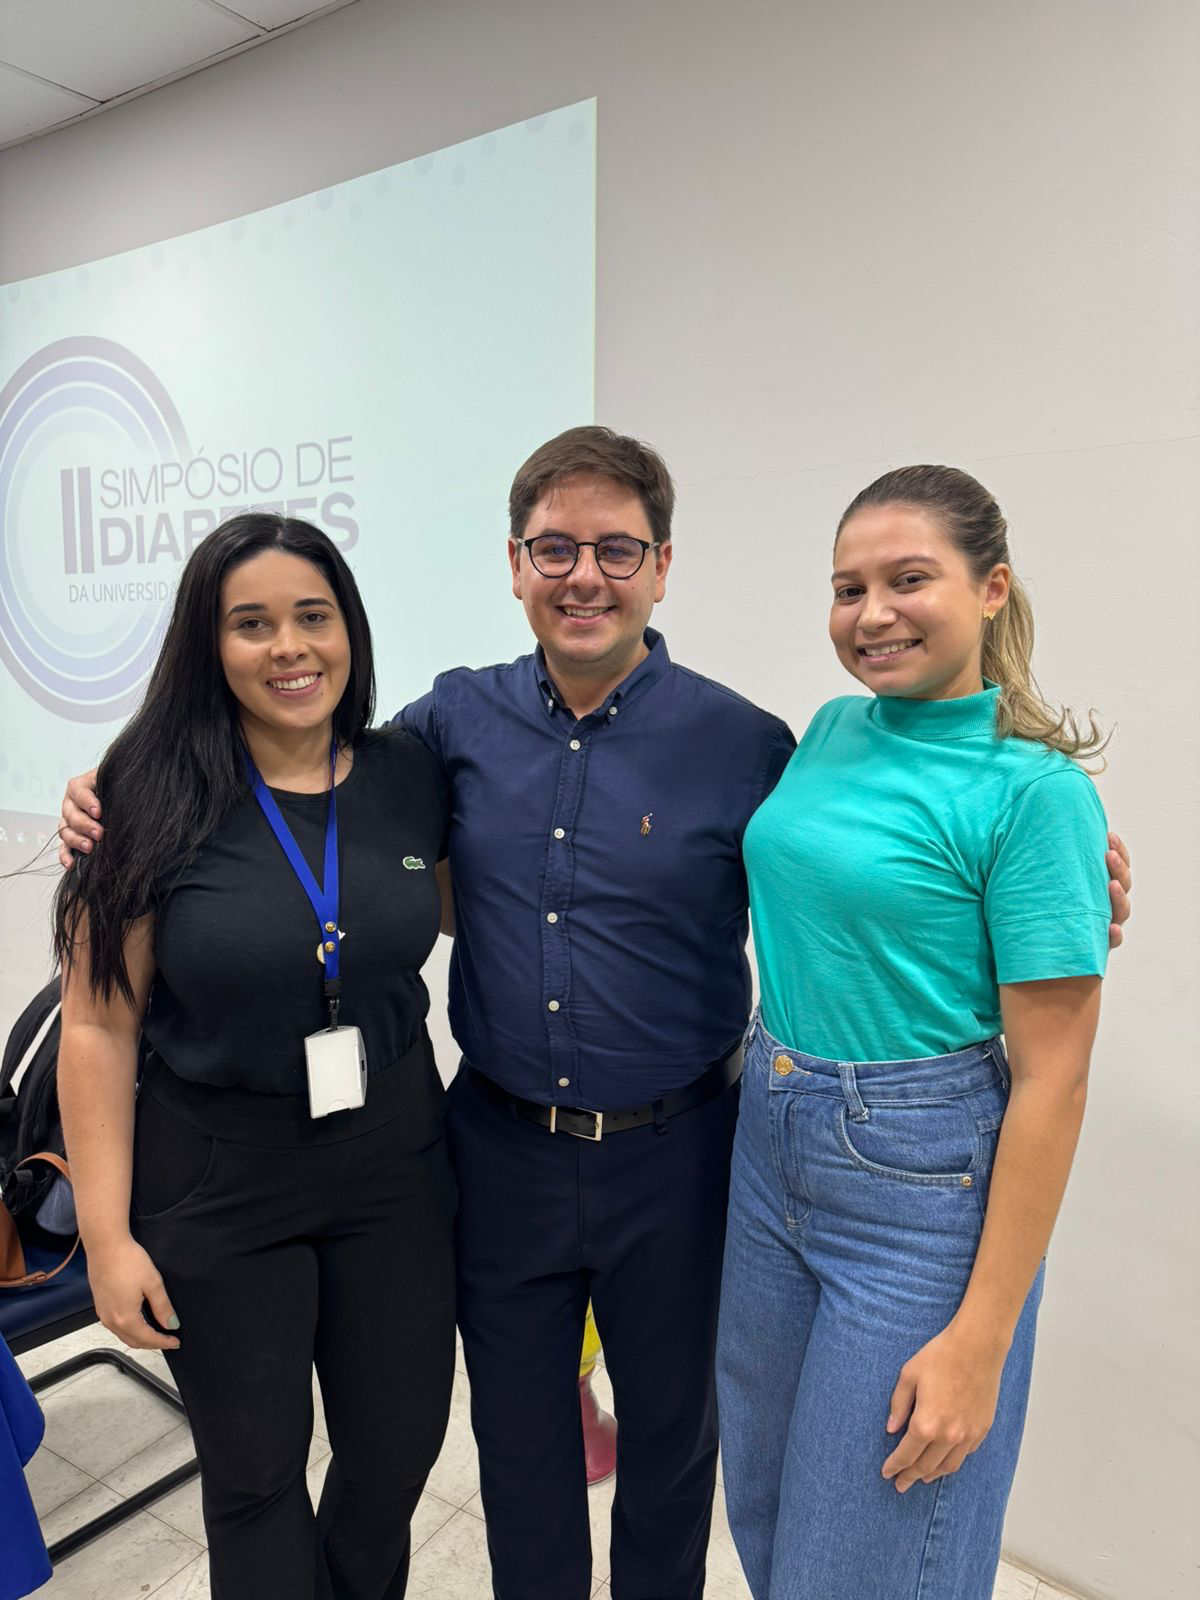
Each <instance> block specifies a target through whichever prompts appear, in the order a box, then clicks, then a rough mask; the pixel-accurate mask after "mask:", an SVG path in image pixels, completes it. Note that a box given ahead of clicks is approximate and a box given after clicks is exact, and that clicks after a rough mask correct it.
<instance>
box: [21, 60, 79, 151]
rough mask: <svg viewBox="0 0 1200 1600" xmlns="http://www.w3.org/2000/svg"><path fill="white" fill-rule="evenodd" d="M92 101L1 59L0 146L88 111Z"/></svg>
mask: <svg viewBox="0 0 1200 1600" xmlns="http://www.w3.org/2000/svg"><path fill="white" fill-rule="evenodd" d="M95 103H96V102H95V101H94V100H87V99H85V98H84V96H83V95H81V94H72V93H71V91H70V90H69V89H60V88H59V87H58V86H57V84H53V83H39V82H38V80H37V79H36V78H27V77H26V76H25V74H24V73H23V72H14V71H13V70H12V68H11V67H6V66H4V64H3V63H2V62H0V145H2V144H7V143H8V142H9V141H10V140H11V139H25V138H28V137H29V135H30V134H31V133H38V132H39V131H40V130H41V129H42V128H52V127H54V125H55V123H58V122H65V121H66V120H67V118H68V117H76V116H78V115H79V113H80V112H81V111H89V110H90V109H91V108H92V106H94V105H95Z"/></svg>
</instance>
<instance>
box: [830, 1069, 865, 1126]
mask: <svg viewBox="0 0 1200 1600" xmlns="http://www.w3.org/2000/svg"><path fill="white" fill-rule="evenodd" d="M838 1077H839V1078H840V1079H841V1083H842V1093H843V1094H844V1095H845V1097H846V1105H847V1107H848V1108H849V1111H850V1120H851V1121H852V1122H869V1121H870V1118H871V1113H870V1112H869V1111H868V1110H867V1108H866V1106H865V1105H864V1104H863V1097H862V1095H860V1094H859V1092H858V1078H857V1077H856V1075H855V1072H854V1063H853V1061H839V1062H838Z"/></svg>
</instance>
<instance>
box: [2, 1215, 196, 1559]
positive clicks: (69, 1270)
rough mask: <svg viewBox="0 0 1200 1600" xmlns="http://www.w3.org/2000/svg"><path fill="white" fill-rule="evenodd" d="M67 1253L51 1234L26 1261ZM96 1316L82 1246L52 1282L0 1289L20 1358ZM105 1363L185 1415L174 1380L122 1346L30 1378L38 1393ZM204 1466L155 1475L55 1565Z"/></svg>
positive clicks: (38, 1262)
mask: <svg viewBox="0 0 1200 1600" xmlns="http://www.w3.org/2000/svg"><path fill="white" fill-rule="evenodd" d="M63 1253H64V1252H63V1251H62V1250H61V1248H60V1249H58V1250H55V1249H53V1248H52V1247H51V1242H50V1239H49V1238H47V1240H46V1243H45V1244H44V1245H40V1244H34V1243H31V1242H28V1241H27V1242H26V1245H25V1260H26V1263H27V1265H28V1266H29V1267H30V1269H32V1270H37V1269H41V1270H42V1271H46V1272H49V1271H50V1270H51V1269H52V1268H53V1267H56V1266H57V1265H58V1263H59V1262H60V1261H61V1260H62V1258H63ZM97 1320H98V1319H97V1317H96V1308H95V1306H94V1305H93V1304H92V1291H91V1289H90V1287H89V1286H88V1279H87V1263H86V1261H85V1260H84V1257H83V1251H82V1250H77V1251H76V1252H75V1257H74V1259H73V1260H72V1261H71V1263H70V1264H69V1266H67V1267H66V1268H65V1269H64V1270H63V1271H62V1272H60V1273H59V1274H58V1276H57V1277H56V1278H54V1279H53V1280H52V1281H51V1282H49V1283H43V1284H37V1285H34V1286H33V1287H31V1288H26V1289H0V1334H3V1335H4V1338H5V1339H6V1340H7V1342H8V1347H9V1349H10V1350H11V1351H12V1353H13V1355H15V1356H20V1355H25V1354H26V1353H27V1352H28V1351H30V1350H36V1349H38V1348H39V1346H41V1345H44V1344H50V1343H51V1342H52V1341H53V1340H55V1339H61V1338H62V1337H63V1336H64V1334H68V1333H74V1332H75V1331H76V1330H77V1329H79V1328H86V1327H88V1326H90V1324H91V1323H93V1322H96V1321H97ZM100 1366H107V1367H116V1369H117V1370H118V1372H123V1373H124V1374H125V1376H126V1377H127V1378H132V1379H133V1381H134V1383H138V1384H140V1385H141V1386H142V1388H143V1389H148V1390H149V1391H150V1393H151V1394H156V1395H157V1396H158V1397H159V1399H160V1400H163V1401H165V1402H166V1404H167V1405H169V1406H170V1407H171V1408H172V1410H174V1411H177V1412H178V1413H179V1415H180V1416H183V1415H184V1409H183V1401H182V1400H181V1399H180V1398H179V1394H178V1392H177V1391H176V1390H175V1389H174V1388H172V1386H171V1385H170V1384H169V1383H164V1381H163V1380H162V1379H161V1378H158V1377H155V1375H154V1374H153V1373H152V1372H147V1371H146V1369H145V1368H144V1367H143V1366H141V1365H139V1363H138V1362H137V1361H135V1360H134V1359H133V1358H132V1356H130V1355H127V1354H126V1353H125V1351H123V1350H110V1349H103V1350H85V1351H83V1352H82V1353H81V1354H80V1355H77V1356H71V1357H69V1358H68V1359H67V1360H66V1361H61V1362H59V1364H58V1365H57V1366H56V1367H50V1368H49V1369H48V1370H47V1371H45V1372H39V1373H38V1374H37V1376H36V1377H34V1378H31V1379H30V1380H29V1387H30V1388H31V1389H32V1390H33V1392H34V1393H35V1394H41V1393H42V1392H43V1391H44V1390H46V1389H49V1388H52V1387H53V1385H54V1384H56V1383H61V1382H62V1381H63V1379H64V1378H73V1377H74V1376H75V1374H76V1373H77V1372H83V1371H85V1370H86V1369H87V1368H88V1367H100ZM199 1470H200V1463H199V1462H198V1461H196V1460H195V1459H194V1458H193V1459H192V1460H191V1461H187V1462H185V1463H184V1464H183V1466H181V1467H176V1468H175V1469H174V1471H172V1472H168V1473H166V1474H164V1476H163V1477H161V1478H158V1479H156V1480H155V1482H154V1483H151V1484H147V1486H146V1487H145V1488H144V1489H139V1490H138V1492H137V1493H136V1494H134V1495H130V1497H129V1499H128V1500H125V1501H123V1502H122V1503H121V1505H119V1506H114V1507H113V1508H112V1510H111V1511H105V1512H103V1513H101V1515H100V1516H98V1517H93V1518H92V1520H91V1521H90V1522H85V1523H84V1524H83V1526H82V1527H81V1528H76V1529H75V1530H74V1532H73V1533H68V1534H66V1535H64V1537H63V1538H61V1539H59V1540H57V1541H56V1543H54V1544H52V1545H51V1546H50V1561H51V1564H52V1565H54V1566H57V1565H58V1563H59V1562H60V1561H63V1560H65V1559H66V1557H67V1556H69V1555H73V1554H74V1553H75V1551H76V1550H79V1549H81V1548H82V1547H83V1546H84V1545H85V1544H90V1543H91V1542H92V1540H93V1539H98V1538H99V1537H100V1535H101V1534H102V1533H107V1532H108V1531H109V1529H110V1528H115V1527H117V1526H118V1524H119V1523H122V1522H124V1521H125V1520H126V1519H127V1518H128V1517H132V1516H135V1515H136V1514H137V1513H138V1512H139V1511H141V1510H143V1509H144V1508H145V1507H146V1506H148V1505H151V1504H153V1502H154V1501H155V1500H158V1499H160V1498H161V1497H162V1496H163V1495H164V1494H169V1493H170V1491H171V1490H172V1489H177V1488H178V1487H179V1485H180V1484H182V1483H187V1482H188V1480H189V1479H191V1478H194V1477H195V1476H196V1474H197V1473H198V1472H199Z"/></svg>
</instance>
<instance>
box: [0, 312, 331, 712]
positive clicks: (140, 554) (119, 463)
mask: <svg viewBox="0 0 1200 1600" xmlns="http://www.w3.org/2000/svg"><path fill="white" fill-rule="evenodd" d="M353 444H354V440H353V436H352V435H351V434H349V433H344V434H340V435H338V436H336V437H334V438H329V437H324V438H317V439H312V438H303V439H292V440H284V439H280V440H279V441H278V443H277V444H263V443H261V442H259V443H255V444H254V445H252V446H249V445H247V442H246V436H245V435H243V437H242V440H241V441H240V448H237V449H226V450H222V451H220V452H219V453H217V454H215V455H210V454H209V453H208V451H207V450H206V449H204V448H200V449H198V450H196V451H193V450H192V447H191V445H190V444H189V442H188V436H187V433H186V431H185V429H184V426H183V422H182V421H181V419H180V416H179V412H178V410H177V409H176V407H175V405H174V402H173V401H172V399H171V397H170V395H169V394H168V393H167V390H166V387H165V386H164V384H163V383H162V382H161V381H160V380H159V378H158V377H157V376H156V374H155V373H154V372H152V371H151V369H150V368H149V367H148V366H147V365H146V363H145V362H144V361H143V360H142V359H141V358H140V356H138V355H136V354H135V353H134V352H133V351H132V350H130V349H128V348H127V347H126V346H125V345H121V344H117V343H115V342H114V341H113V340H111V339H102V338H93V337H86V338H85V337H78V338H73V339H61V340H59V341H58V342H57V343H55V344H51V345H46V346H45V347H44V348H43V349H41V350H39V351H38V352H37V353H36V354H35V355H33V356H31V357H30V358H29V360H28V361H26V362H25V363H24V365H23V366H22V367H20V368H19V370H18V371H17V372H15V373H14V374H13V376H12V378H11V380H10V381H9V383H8V384H7V385H6V386H5V388H4V390H3V392H0V516H2V518H3V522H2V526H3V534H2V536H0V659H2V660H3V661H4V662H5V664H6V665H7V666H8V668H9V670H10V671H11V673H12V675H13V677H14V678H15V679H16V681H17V682H18V683H19V684H20V685H21V686H22V688H24V689H25V690H26V692H27V693H28V694H29V695H30V697H31V698H32V699H33V700H34V701H35V702H36V703H37V704H38V705H41V706H44V707H46V709H47V710H50V711H54V712H57V713H58V715H59V716H61V717H65V718H67V719H68V720H69V721H71V722H111V721H113V720H114V719H116V718H119V717H121V716H123V715H124V714H125V713H126V712H127V711H129V710H130V709H131V708H132V707H133V706H134V705H135V704H136V703H137V699H138V696H139V693H140V691H141V687H142V684H143V683H144V681H145V679H146V676H147V674H148V672H149V670H150V667H151V665H152V664H153V661H154V657H155V654H156V653H157V649H158V644H159V640H160V637H161V632H162V627H163V622H164V617H165V613H166V610H167V607H168V604H169V602H170V601H171V599H172V597H173V595H174V593H175V583H176V579H177V577H178V573H179V568H180V566H181V565H182V564H183V562H185V561H186V560H187V558H188V556H189V555H191V553H192V551H193V550H194V549H195V547H196V545H197V544H198V542H199V541H200V540H201V539H203V538H204V536H205V534H208V533H211V532H212V530H213V529H214V528H215V527H216V526H217V525H218V523H220V522H224V521H225V520H226V519H227V518H228V517H232V516H234V515H236V514H238V513H240V512H244V511H250V510H259V511H272V512H277V513H279V514H280V515H286V516H290V517H309V518H312V517H316V518H319V519H320V521H321V523H322V525H323V526H324V528H325V530H326V532H328V533H329V535H330V537H331V538H333V539H334V540H336V541H337V543H338V544H339V545H340V546H341V548H342V549H343V550H349V549H351V548H352V547H353V546H354V544H355V543H356V542H357V540H358V521H357V518H356V516H355V514H354V508H355V497H354V494H353V493H352V492H351V490H352V486H353V484H354V461H353V449H352V447H353ZM335 486H336V487H335Z"/></svg>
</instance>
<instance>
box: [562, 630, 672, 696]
mask: <svg viewBox="0 0 1200 1600" xmlns="http://www.w3.org/2000/svg"><path fill="white" fill-rule="evenodd" d="M642 639H643V641H644V642H645V645H646V650H647V654H646V655H645V656H644V657H643V658H642V660H641V661H639V662H638V664H637V666H636V667H634V669H633V671H632V672H631V673H630V674H629V676H628V677H627V678H623V679H622V680H621V682H620V683H619V684H618V685H617V687H616V688H615V689H614V690H613V691H612V693H611V694H610V695H609V696H608V698H607V699H606V700H605V701H604V704H603V705H601V706H598V707H597V708H596V710H595V711H594V712H592V713H590V714H591V715H592V716H606V715H607V714H608V709H609V707H610V706H613V705H624V704H628V703H629V702H630V701H632V700H636V699H637V698H638V697H639V696H640V695H642V694H644V693H645V691H646V690H647V689H649V688H650V687H651V686H652V685H653V684H655V683H657V682H658V680H659V678H661V677H662V675H663V673H664V672H667V671H669V670H670V666H671V658H670V656H669V655H668V654H667V646H666V642H665V641H664V639H663V636H662V634H661V633H659V632H657V630H656V629H654V628H647V629H646V631H645V632H644V633H643V635H642ZM533 665H534V670H535V671H536V673H537V681H538V687H539V689H540V690H541V693H542V702H543V704H544V705H545V707H546V710H547V713H548V714H549V715H550V716H553V715H554V713H555V712H556V711H559V710H565V709H566V707H565V706H564V704H563V700H562V696H561V695H560V694H559V692H558V688H557V686H556V685H555V683H554V681H553V679H552V678H551V677H550V673H549V670H548V669H547V666H546V657H545V654H544V652H543V650H542V647H541V645H538V647H537V649H536V650H535V651H534V653H533Z"/></svg>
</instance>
